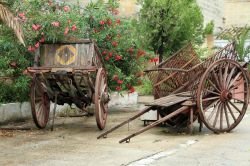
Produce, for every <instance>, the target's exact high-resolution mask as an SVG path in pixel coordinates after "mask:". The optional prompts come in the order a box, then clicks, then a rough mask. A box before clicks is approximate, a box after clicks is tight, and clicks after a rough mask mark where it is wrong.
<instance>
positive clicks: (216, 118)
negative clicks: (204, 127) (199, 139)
mask: <svg viewBox="0 0 250 166" xmlns="http://www.w3.org/2000/svg"><path fill="white" fill-rule="evenodd" d="M220 107H221V103H219V106H218V109H217V112H216V115H215V118H214V122H213V127H215V126H216V123H217V120H218V117H219V114H220Z"/></svg>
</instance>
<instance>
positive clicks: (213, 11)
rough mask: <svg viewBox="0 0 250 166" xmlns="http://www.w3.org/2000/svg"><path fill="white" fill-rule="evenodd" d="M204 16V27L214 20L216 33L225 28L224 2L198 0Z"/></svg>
mask: <svg viewBox="0 0 250 166" xmlns="http://www.w3.org/2000/svg"><path fill="white" fill-rule="evenodd" d="M196 1H197V3H198V5H199V6H200V8H201V11H202V14H203V16H204V25H206V24H207V23H208V22H210V21H211V20H214V23H215V31H219V27H223V10H224V0H196Z"/></svg>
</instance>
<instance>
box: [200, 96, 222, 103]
mask: <svg viewBox="0 0 250 166" xmlns="http://www.w3.org/2000/svg"><path fill="white" fill-rule="evenodd" d="M218 98H219V96H216V97H209V98H205V99H202V102H204V101H210V100H215V99H218Z"/></svg>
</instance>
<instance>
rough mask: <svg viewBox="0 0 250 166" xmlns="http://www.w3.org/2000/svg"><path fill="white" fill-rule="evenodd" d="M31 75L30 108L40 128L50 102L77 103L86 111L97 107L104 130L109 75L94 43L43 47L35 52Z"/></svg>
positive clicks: (58, 44) (47, 45) (42, 125)
mask: <svg viewBox="0 0 250 166" xmlns="http://www.w3.org/2000/svg"><path fill="white" fill-rule="evenodd" d="M27 71H28V73H29V74H30V75H31V76H32V83H31V92H30V99H31V109H32V116H33V119H34V122H35V124H36V126H37V127H38V128H45V126H46V124H47V122H48V119H49V114H50V102H51V101H52V102H54V103H55V107H54V110H55V109H56V104H59V105H63V104H64V103H67V104H69V105H72V104H75V105H76V106H77V107H78V108H80V109H83V110H85V109H86V107H87V106H89V105H91V103H94V104H95V117H96V122H97V126H98V128H99V129H100V130H102V129H104V127H105V123H106V119H107V112H108V102H109V95H108V86H107V75H106V71H105V67H104V65H103V62H102V59H101V54H100V53H99V51H98V47H97V46H96V44H95V42H94V41H91V40H78V41H76V42H62V43H57V44H43V45H41V46H40V48H39V50H38V51H37V52H36V57H35V65H34V67H29V68H28V69H27Z"/></svg>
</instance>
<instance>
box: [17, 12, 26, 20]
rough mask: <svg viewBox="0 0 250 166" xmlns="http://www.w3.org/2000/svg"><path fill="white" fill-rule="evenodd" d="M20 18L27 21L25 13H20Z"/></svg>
mask: <svg viewBox="0 0 250 166" xmlns="http://www.w3.org/2000/svg"><path fill="white" fill-rule="evenodd" d="M18 16H19V17H20V18H21V19H23V20H24V19H26V17H25V13H19V14H18Z"/></svg>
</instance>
